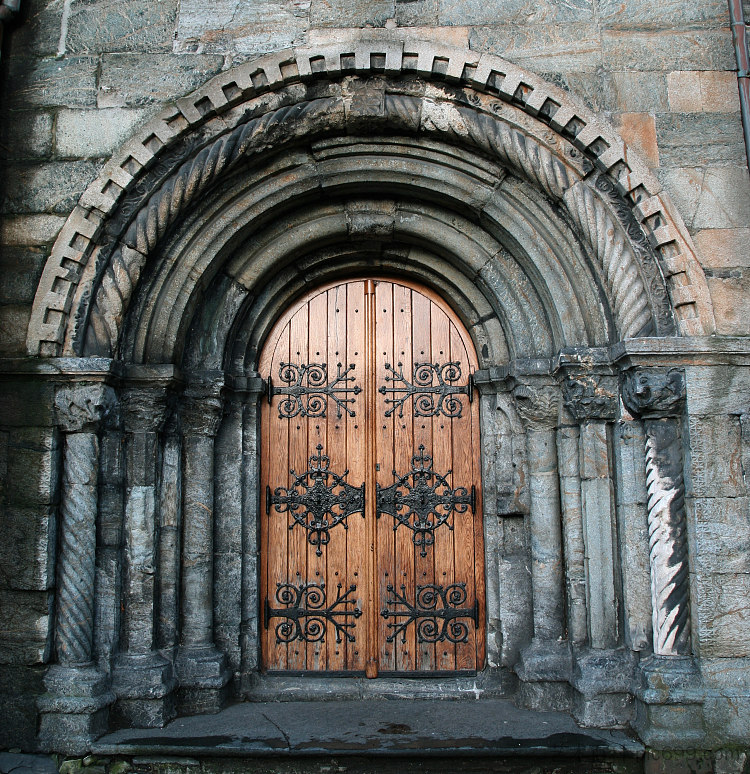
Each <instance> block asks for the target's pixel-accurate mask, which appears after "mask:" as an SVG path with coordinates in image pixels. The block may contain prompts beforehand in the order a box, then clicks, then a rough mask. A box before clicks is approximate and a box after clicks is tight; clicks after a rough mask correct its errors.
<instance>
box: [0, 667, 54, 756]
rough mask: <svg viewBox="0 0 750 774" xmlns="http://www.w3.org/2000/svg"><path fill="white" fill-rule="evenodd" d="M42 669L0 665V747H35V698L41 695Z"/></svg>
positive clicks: (42, 686)
mask: <svg viewBox="0 0 750 774" xmlns="http://www.w3.org/2000/svg"><path fill="white" fill-rule="evenodd" d="M43 675H44V668H43V667H41V666H36V667H28V666H20V665H17V664H12V665H5V664H0V683H1V684H2V686H3V689H4V690H3V691H2V692H0V713H2V718H3V722H2V723H0V745H2V746H3V747H5V748H6V749H8V748H11V749H12V748H16V749H19V748H20V749H22V750H33V749H34V747H35V745H36V724H37V708H36V699H37V696H39V695H40V694H42V693H44V685H43V684H42V677H43Z"/></svg>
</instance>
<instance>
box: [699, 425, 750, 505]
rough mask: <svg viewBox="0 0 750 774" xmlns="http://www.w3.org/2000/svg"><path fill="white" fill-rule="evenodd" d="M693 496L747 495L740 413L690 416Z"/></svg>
mask: <svg viewBox="0 0 750 774" xmlns="http://www.w3.org/2000/svg"><path fill="white" fill-rule="evenodd" d="M689 428H690V438H689V439H687V442H688V444H689V447H690V466H689V469H688V470H687V471H686V472H687V474H688V475H687V476H686V480H685V489H686V493H687V495H688V496H689V497H710V498H714V497H740V496H743V495H746V494H747V490H746V486H745V479H744V476H743V471H742V440H741V428H740V421H739V418H738V417H736V416H725V415H719V416H712V417H695V416H693V417H690V420H689Z"/></svg>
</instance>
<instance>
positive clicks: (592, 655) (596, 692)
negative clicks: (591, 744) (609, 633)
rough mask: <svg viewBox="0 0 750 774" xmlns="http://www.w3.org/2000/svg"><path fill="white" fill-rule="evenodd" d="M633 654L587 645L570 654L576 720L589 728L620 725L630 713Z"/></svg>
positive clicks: (624, 724)
mask: <svg viewBox="0 0 750 774" xmlns="http://www.w3.org/2000/svg"><path fill="white" fill-rule="evenodd" d="M634 667H635V662H634V659H633V654H632V652H630V651H624V650H609V649H608V650H599V649H596V648H591V649H589V648H586V649H584V650H579V651H576V652H575V653H574V655H573V678H572V680H571V685H572V686H573V706H572V713H573V717H574V718H575V719H576V722H577V723H578V724H579V725H581V726H584V727H588V728H623V727H625V726H627V725H628V723H629V722H630V721H631V719H632V716H633V695H632V693H633V670H634Z"/></svg>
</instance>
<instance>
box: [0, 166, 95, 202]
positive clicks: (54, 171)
mask: <svg viewBox="0 0 750 774" xmlns="http://www.w3.org/2000/svg"><path fill="white" fill-rule="evenodd" d="M99 167H100V165H99V164H96V163H94V162H91V161H58V162H52V163H49V164H43V165H35V166H31V165H12V166H9V167H7V168H6V169H7V182H6V186H5V192H4V193H5V196H4V198H3V202H2V209H3V212H6V213H10V214H14V215H15V214H20V213H40V212H48V213H55V214H63V215H67V214H69V213H70V211H71V210H72V209H73V207H74V206H75V204H76V202H77V201H78V199H79V198H80V196H81V194H82V193H83V192H84V191H85V190H86V187H87V186H88V185H89V183H91V181H92V180H93V179H94V178H95V177H96V175H97V173H98V171H99Z"/></svg>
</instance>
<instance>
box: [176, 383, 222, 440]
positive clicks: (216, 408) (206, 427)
mask: <svg viewBox="0 0 750 774" xmlns="http://www.w3.org/2000/svg"><path fill="white" fill-rule="evenodd" d="M221 389H222V385H221V384H218V383H211V384H200V385H191V386H189V387H188V388H187V389H186V390H185V392H184V393H183V395H182V397H181V400H180V423H181V426H182V430H183V433H184V434H185V435H205V436H211V437H213V436H214V435H216V433H217V431H218V429H219V425H220V424H221V419H222V416H223V412H224V401H223V400H222V397H221Z"/></svg>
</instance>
